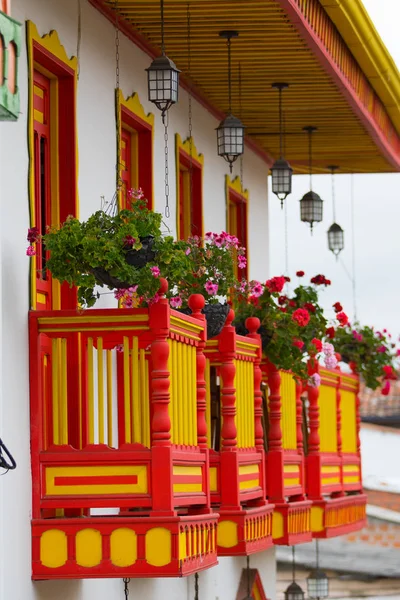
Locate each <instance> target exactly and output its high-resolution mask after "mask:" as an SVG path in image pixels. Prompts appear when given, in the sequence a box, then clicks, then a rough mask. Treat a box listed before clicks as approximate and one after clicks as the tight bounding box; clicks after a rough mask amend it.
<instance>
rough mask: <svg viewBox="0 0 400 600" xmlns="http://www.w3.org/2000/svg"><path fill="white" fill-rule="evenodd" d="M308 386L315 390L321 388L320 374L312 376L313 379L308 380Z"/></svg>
mask: <svg viewBox="0 0 400 600" xmlns="http://www.w3.org/2000/svg"><path fill="white" fill-rule="evenodd" d="M308 385H309V386H310V387H313V388H314V387H319V386H320V385H321V376H320V375H319V374H318V373H314V375H311V377H310V378H309V379H308Z"/></svg>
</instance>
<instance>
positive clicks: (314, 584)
mask: <svg viewBox="0 0 400 600" xmlns="http://www.w3.org/2000/svg"><path fill="white" fill-rule="evenodd" d="M307 591H308V595H309V597H310V598H311V599H312V600H322V598H328V596H329V579H328V577H327V575H326V573H324V572H323V571H320V570H319V569H315V570H314V571H312V572H311V573H310V575H309V576H308V577H307Z"/></svg>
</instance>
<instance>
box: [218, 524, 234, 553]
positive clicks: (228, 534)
mask: <svg viewBox="0 0 400 600" xmlns="http://www.w3.org/2000/svg"><path fill="white" fill-rule="evenodd" d="M237 543H238V532H237V524H236V523H234V522H233V521H219V523H218V529H217V544H218V546H221V548H233V546H236V545H237Z"/></svg>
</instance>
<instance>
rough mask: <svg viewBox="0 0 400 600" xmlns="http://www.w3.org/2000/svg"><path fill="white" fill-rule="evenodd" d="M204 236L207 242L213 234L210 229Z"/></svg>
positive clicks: (211, 238)
mask: <svg viewBox="0 0 400 600" xmlns="http://www.w3.org/2000/svg"><path fill="white" fill-rule="evenodd" d="M204 238H205V240H206V241H207V242H211V241H212V240H213V239H214V234H213V233H212V232H211V231H207V233H206V235H205V236H204Z"/></svg>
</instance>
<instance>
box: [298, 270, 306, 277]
mask: <svg viewBox="0 0 400 600" xmlns="http://www.w3.org/2000/svg"><path fill="white" fill-rule="evenodd" d="M296 275H297V277H304V271H297V273H296Z"/></svg>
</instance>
